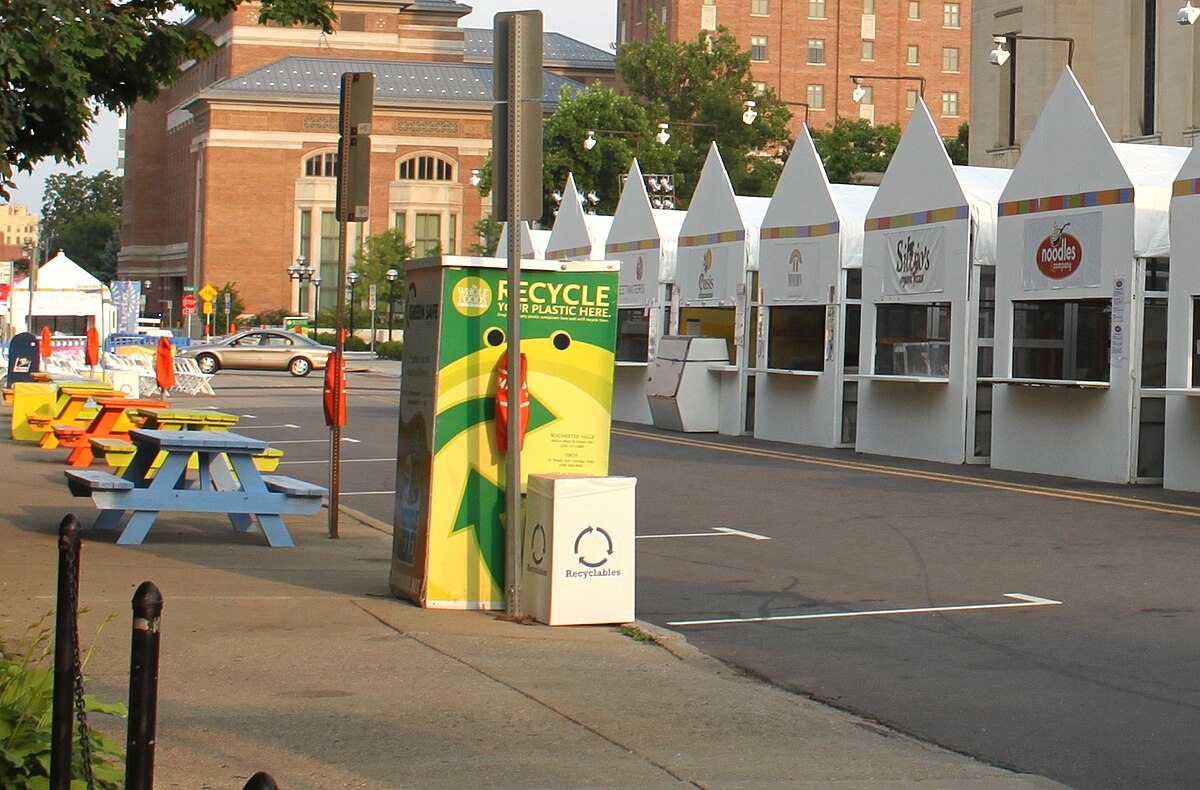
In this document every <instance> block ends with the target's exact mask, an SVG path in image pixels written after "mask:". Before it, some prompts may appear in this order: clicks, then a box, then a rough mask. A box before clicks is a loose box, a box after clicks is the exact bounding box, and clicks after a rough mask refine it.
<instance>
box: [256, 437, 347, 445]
mask: <svg viewBox="0 0 1200 790" xmlns="http://www.w3.org/2000/svg"><path fill="white" fill-rule="evenodd" d="M342 441H343V442H351V443H352V444H362V439H351V438H350V437H349V436H343V437H342ZM271 444H329V440H328V439H286V440H284V441H282V442H271Z"/></svg>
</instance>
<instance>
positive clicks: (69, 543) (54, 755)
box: [50, 514, 79, 790]
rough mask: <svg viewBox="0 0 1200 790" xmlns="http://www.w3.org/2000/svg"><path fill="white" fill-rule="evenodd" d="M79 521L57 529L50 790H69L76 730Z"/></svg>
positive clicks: (71, 516) (65, 520)
mask: <svg viewBox="0 0 1200 790" xmlns="http://www.w3.org/2000/svg"><path fill="white" fill-rule="evenodd" d="M78 610H79V519H77V518H75V515H74V514H69V515H67V516H66V517H65V518H63V520H62V522H61V523H60V524H59V525H58V602H57V609H56V610H55V616H54V703H53V706H52V708H51V717H52V718H51V724H50V788H51V790H70V787H71V750H72V746H73V743H72V741H73V738H72V735H71V733H72V730H73V726H74V708H73V706H74V692H75V647H76V646H75V639H76V635H77V634H78V629H77V628H76V625H75V618H76V617H77V616H78V614H79V611H78Z"/></svg>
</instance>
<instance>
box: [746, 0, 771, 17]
mask: <svg viewBox="0 0 1200 790" xmlns="http://www.w3.org/2000/svg"><path fill="white" fill-rule="evenodd" d="M750 13H751V15H753V16H767V15H768V14H769V13H771V12H770V10H769V8H768V6H767V0H750Z"/></svg>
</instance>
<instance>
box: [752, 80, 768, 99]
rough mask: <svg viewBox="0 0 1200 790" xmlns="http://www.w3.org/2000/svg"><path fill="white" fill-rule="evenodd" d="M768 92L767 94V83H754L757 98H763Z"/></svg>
mask: <svg viewBox="0 0 1200 790" xmlns="http://www.w3.org/2000/svg"><path fill="white" fill-rule="evenodd" d="M766 92H767V83H765V82H756V83H754V95H755V96H762V95H763V94H764V93H766Z"/></svg>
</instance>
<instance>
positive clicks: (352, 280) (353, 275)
mask: <svg viewBox="0 0 1200 790" xmlns="http://www.w3.org/2000/svg"><path fill="white" fill-rule="evenodd" d="M346 282H348V283H349V284H350V334H351V336H353V335H354V286H355V285H357V284H358V272H350V273H349V274H347V275H346Z"/></svg>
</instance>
